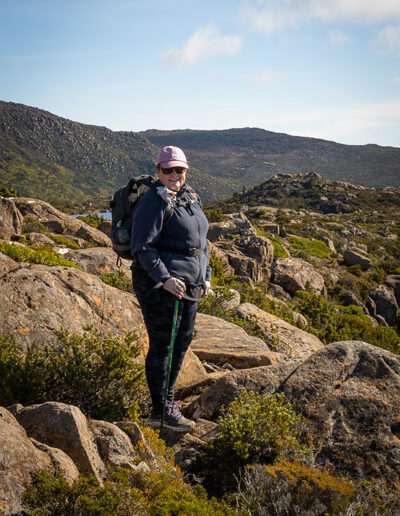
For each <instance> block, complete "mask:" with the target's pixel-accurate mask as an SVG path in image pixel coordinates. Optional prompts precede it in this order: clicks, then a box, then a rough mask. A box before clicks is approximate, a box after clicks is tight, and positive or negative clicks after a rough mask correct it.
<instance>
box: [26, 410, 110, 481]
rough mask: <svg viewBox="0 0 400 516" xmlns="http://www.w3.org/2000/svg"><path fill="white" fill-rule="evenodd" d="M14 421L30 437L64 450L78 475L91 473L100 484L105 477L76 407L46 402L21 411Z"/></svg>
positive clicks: (98, 456)
mask: <svg viewBox="0 0 400 516" xmlns="http://www.w3.org/2000/svg"><path fill="white" fill-rule="evenodd" d="M16 419H17V420H18V422H19V423H20V425H22V426H23V427H24V428H25V430H26V433H27V434H28V435H29V437H33V438H34V439H36V440H37V441H40V442H42V443H44V444H47V445H48V446H52V447H54V448H59V449H60V450H63V451H64V452H65V453H66V454H67V455H68V456H69V457H71V459H72V460H73V461H74V463H75V464H76V466H77V468H78V470H79V471H80V472H81V473H85V474H92V475H94V476H95V477H96V478H97V480H99V481H100V482H101V481H102V480H103V479H104V478H105V477H106V469H105V466H104V463H103V462H102V460H101V458H100V455H99V453H98V450H97V446H96V442H95V440H94V438H93V434H92V432H91V431H90V429H89V426H88V423H87V420H86V418H85V416H84V415H83V414H82V412H81V411H80V410H79V408H78V407H74V406H72V405H66V404H65V403H56V402H47V403H43V404H41V405H32V406H30V407H26V408H24V409H22V410H21V411H19V412H18V413H17V415H16Z"/></svg>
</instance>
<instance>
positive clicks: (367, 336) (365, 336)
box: [294, 292, 400, 353]
mask: <svg viewBox="0 0 400 516" xmlns="http://www.w3.org/2000/svg"><path fill="white" fill-rule="evenodd" d="M294 306H295V308H296V309H297V310H298V311H299V312H300V313H302V314H303V315H305V316H306V317H307V318H308V320H309V321H310V327H308V328H307V331H310V332H311V333H314V334H315V335H317V336H318V337H319V338H320V339H321V340H322V341H323V342H324V343H325V344H329V343H330V342H335V341H339V340H362V341H365V342H368V343H370V344H373V345H374V346H379V347H381V348H384V349H387V350H389V351H391V352H392V353H400V336H399V335H398V334H397V333H396V331H395V329H394V328H391V327H383V326H377V327H375V326H373V325H372V323H371V321H370V319H369V318H368V317H367V316H366V315H365V314H363V313H361V309H360V308H359V307H355V306H350V307H343V306H338V305H333V304H332V303H330V302H329V301H326V300H325V299H324V298H323V297H322V296H317V295H316V294H312V293H310V292H297V293H296V297H295V300H294Z"/></svg>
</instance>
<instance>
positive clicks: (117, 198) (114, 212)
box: [110, 176, 197, 266]
mask: <svg viewBox="0 0 400 516" xmlns="http://www.w3.org/2000/svg"><path fill="white" fill-rule="evenodd" d="M155 182H156V179H155V178H154V177H153V176H139V177H134V178H132V179H131V180H130V181H129V182H128V184H127V185H125V186H124V187H122V188H120V189H119V190H117V191H116V192H115V193H114V196H113V198H112V200H111V201H110V208H111V242H112V247H113V249H114V251H115V252H116V253H117V255H118V259H117V265H118V266H120V265H121V263H122V262H121V258H125V259H126V260H133V258H132V256H131V229H132V209H133V207H134V206H135V204H136V203H137V202H138V200H139V199H140V197H142V195H143V194H145V193H146V192H147V191H148V190H150V188H155V186H154V183H155ZM187 189H188V191H189V193H190V196H191V200H190V201H185V202H183V203H182V204H184V205H185V204H192V203H193V202H197V195H196V193H195V192H194V191H193V190H192V188H191V187H190V186H188V185H187ZM165 209H166V215H167V219H168V218H169V217H171V215H172V213H173V211H174V207H173V205H172V204H170V203H168V202H166V203H165Z"/></svg>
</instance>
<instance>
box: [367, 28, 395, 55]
mask: <svg viewBox="0 0 400 516" xmlns="http://www.w3.org/2000/svg"><path fill="white" fill-rule="evenodd" d="M372 46H373V48H374V49H375V51H376V52H377V53H378V54H389V53H390V52H394V53H396V54H399V53H400V25H388V26H387V27H385V28H384V29H382V30H381V31H380V32H379V33H378V35H377V36H376V38H375V39H374V40H373V41H372Z"/></svg>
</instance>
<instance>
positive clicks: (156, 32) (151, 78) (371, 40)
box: [0, 0, 400, 147]
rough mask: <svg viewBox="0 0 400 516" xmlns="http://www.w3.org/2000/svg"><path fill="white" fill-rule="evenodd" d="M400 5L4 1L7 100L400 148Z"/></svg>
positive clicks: (161, 124)
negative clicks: (254, 128) (251, 128)
mask: <svg viewBox="0 0 400 516" xmlns="http://www.w3.org/2000/svg"><path fill="white" fill-rule="evenodd" d="M399 65H400V0H379V1H378V0H229V1H228V0H214V1H209V0H203V1H202V2H199V1H198V0H114V1H112V0H0V70H1V71H0V99H1V100H6V101H13V102H20V103H23V104H27V105H31V106H36V107H39V108H42V109H46V110H48V111H51V112H52V113H54V114H56V115H59V116H63V117H65V118H68V119H70V120H75V121H79V122H82V123H88V124H95V125H103V126H106V127H109V128H110V129H113V130H132V131H139V130H145V129H153V128H157V129H178V128H179V129H184V128H191V129H225V128H231V127H261V128H263V129H267V130H270V131H277V132H285V133H289V134H294V135H301V136H314V137H317V138H324V139H328V140H334V141H337V142H341V143H348V144H366V143H377V144H379V145H392V146H396V147H399V146H400V66H399Z"/></svg>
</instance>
